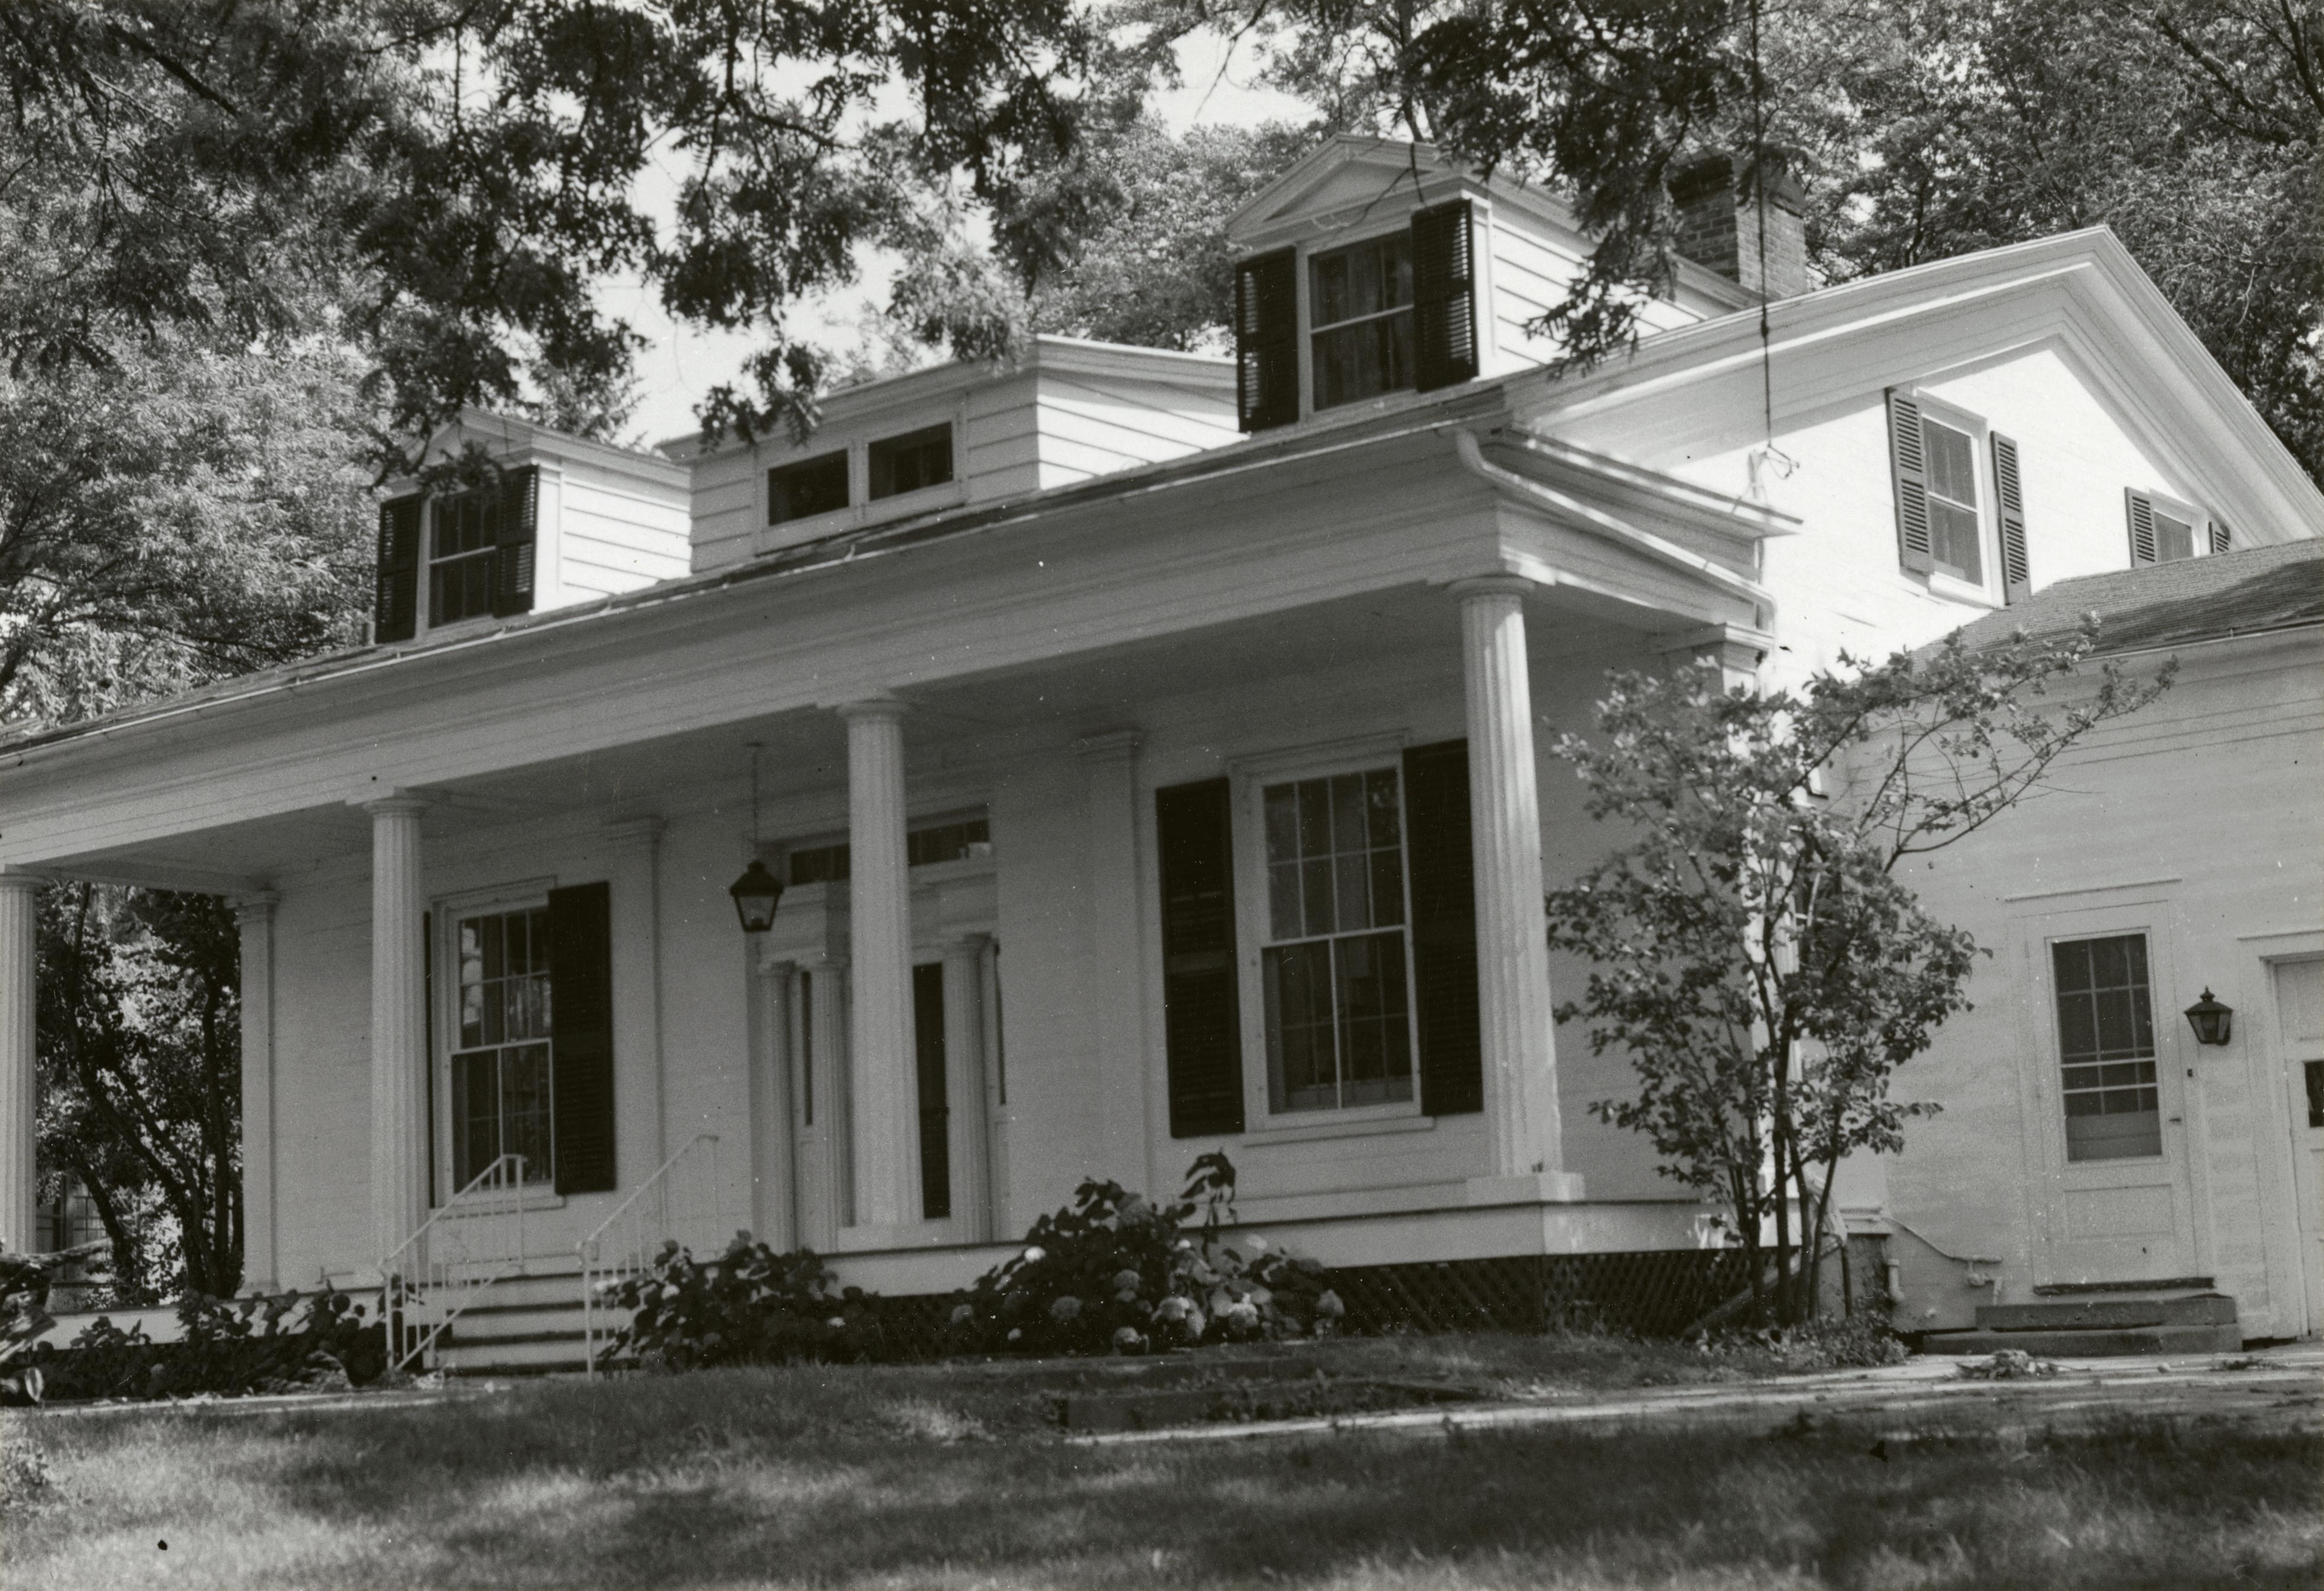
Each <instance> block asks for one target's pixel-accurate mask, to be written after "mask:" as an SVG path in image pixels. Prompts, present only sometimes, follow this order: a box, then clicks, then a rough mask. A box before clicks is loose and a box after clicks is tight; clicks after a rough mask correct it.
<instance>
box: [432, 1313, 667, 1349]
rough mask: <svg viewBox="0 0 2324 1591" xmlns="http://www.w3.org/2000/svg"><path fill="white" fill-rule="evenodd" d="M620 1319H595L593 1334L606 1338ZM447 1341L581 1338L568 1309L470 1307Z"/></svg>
mask: <svg viewBox="0 0 2324 1591" xmlns="http://www.w3.org/2000/svg"><path fill="white" fill-rule="evenodd" d="M622 1324H623V1322H622V1321H619V1320H615V1319H613V1318H609V1317H607V1316H604V1315H599V1316H598V1317H597V1318H596V1327H597V1335H598V1336H600V1337H609V1336H611V1335H612V1334H613V1332H615V1331H618V1330H619V1329H621V1327H622ZM445 1337H446V1338H447V1340H450V1341H458V1342H464V1343H483V1342H512V1341H517V1340H521V1339H523V1338H527V1337H571V1338H573V1339H574V1340H575V1341H576V1342H577V1341H579V1340H580V1337H581V1311H580V1309H578V1308H575V1309H489V1310H487V1309H470V1310H468V1311H467V1312H466V1314H464V1315H461V1316H460V1317H458V1318H457V1319H455V1320H454V1321H453V1322H452V1324H451V1326H450V1327H447V1330H446V1332H445Z"/></svg>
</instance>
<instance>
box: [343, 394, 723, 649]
mask: <svg viewBox="0 0 2324 1591" xmlns="http://www.w3.org/2000/svg"><path fill="white" fill-rule="evenodd" d="M472 452H481V453H482V455H483V457H484V459H485V460H487V461H488V462H489V467H488V468H487V469H485V470H484V471H482V472H478V473H476V474H475V476H474V478H466V477H464V478H462V479H459V480H457V481H455V482H448V483H447V482H442V481H440V480H439V478H438V477H439V476H442V475H443V474H444V473H445V472H444V471H442V470H441V469H440V467H441V466H444V465H447V464H450V463H454V462H455V461H457V460H459V459H461V458H464V457H466V456H467V455H469V454H470V453H472ZM688 507H689V504H688V498H687V468H686V467H685V466H684V465H682V464H678V463H674V462H673V461H671V460H670V459H669V458H663V457H661V456H660V455H659V454H654V453H643V452H640V451H638V450H636V449H631V448H620V447H615V446H613V445H612V444H610V443H605V442H593V441H589V440H587V439H584V438H581V437H576V436H568V435H567V434H566V433H564V432H562V431H555V430H549V428H548V427H546V426H541V425H535V424H532V423H531V422H530V421H524V420H519V419H516V418H514V417H513V416H510V415H504V414H492V413H487V412H484V411H483V410H478V409H472V410H466V411H464V412H462V413H461V415H460V417H459V418H458V419H457V420H456V421H452V422H451V423H450V424H448V425H446V426H444V427H443V428H441V429H440V430H438V431H437V432H436V434H435V435H434V436H433V437H431V438H429V442H428V446H427V448H426V449H424V451H423V452H422V454H421V458H420V469H419V471H418V472H416V473H415V474H413V475H411V476H406V477H404V478H402V479H401V480H396V481H391V482H389V483H388V486H387V487H386V489H385V492H384V495H383V501H382V502H381V504H380V505H379V563H378V569H377V585H376V588H375V592H374V603H373V613H372V635H373V639H374V640H375V641H377V642H380V643H393V642H401V641H411V640H417V639H421V638H424V637H428V636H439V635H443V634H447V633H457V632H459V631H463V630H467V629H477V630H483V629H489V628H490V627H491V626H492V625H493V624H494V623H495V622H496V621H499V620H503V619H509V618H513V617H515V616H517V615H521V614H529V613H539V612H545V611H547V610H549V609H551V608H560V607H571V606H576V605H577V604H580V603H585V602H591V601H595V599H597V598H599V597H612V596H615V595H617V594H619V593H621V592H624V591H634V590H636V589H638V588H639V587H641V586H650V585H652V584H653V583H654V582H655V581H657V580H667V579H670V578H675V577H677V576H678V575H682V574H684V573H686V572H687V514H688Z"/></svg>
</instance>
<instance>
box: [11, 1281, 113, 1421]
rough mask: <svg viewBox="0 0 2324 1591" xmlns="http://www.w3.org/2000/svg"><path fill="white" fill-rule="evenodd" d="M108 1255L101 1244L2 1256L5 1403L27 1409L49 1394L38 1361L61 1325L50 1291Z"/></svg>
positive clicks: (44, 1375)
mask: <svg viewBox="0 0 2324 1591" xmlns="http://www.w3.org/2000/svg"><path fill="white" fill-rule="evenodd" d="M104 1253H106V1245H105V1244H101V1243H90V1244H82V1245H81V1246H80V1247H78V1248H72V1249H67V1250H65V1251H64V1252H62V1253H53V1254H12V1253H5V1252H0V1405H5V1406H12V1407H22V1406H23V1405H24V1404H27V1403H37V1402H39V1401H41V1400H42V1397H43V1396H44V1395H45V1391H44V1387H45V1383H46V1380H47V1377H46V1374H44V1372H43V1371H42V1367H41V1366H40V1364H38V1363H36V1360H37V1358H38V1356H39V1350H40V1348H41V1346H42V1344H41V1340H40V1339H41V1337H42V1334H43V1333H45V1332H46V1331H48V1329H49V1328H50V1327H52V1326H54V1325H55V1324H56V1323H57V1322H56V1318H55V1317H54V1316H52V1315H51V1314H50V1313H49V1309H48V1303H49V1289H50V1287H51V1285H52V1284H53V1283H54V1282H55V1281H56V1278H57V1277H58V1276H59V1275H60V1274H61V1273H62V1272H64V1271H65V1270H66V1268H67V1267H69V1266H71V1265H74V1264H78V1263H81V1262H83V1261H95V1260H97V1259H98V1258H99V1256H101V1255H103V1254H104Z"/></svg>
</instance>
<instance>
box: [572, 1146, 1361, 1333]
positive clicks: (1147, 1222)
mask: <svg viewBox="0 0 2324 1591" xmlns="http://www.w3.org/2000/svg"><path fill="white" fill-rule="evenodd" d="M1234 1180H1235V1170H1234V1166H1233V1165H1232V1163H1231V1162H1230V1161H1228V1160H1227V1158H1226V1156H1224V1155H1222V1154H1215V1153H1214V1154H1206V1155H1203V1156H1202V1157H1201V1158H1200V1159H1199V1160H1197V1161H1195V1162H1194V1165H1193V1167H1192V1168H1190V1169H1189V1170H1188V1172H1187V1179H1186V1186H1185V1190H1184V1191H1183V1192H1182V1194H1181V1196H1180V1197H1179V1198H1178V1200H1177V1201H1176V1203H1173V1204H1168V1205H1160V1206H1157V1205H1155V1204H1153V1203H1152V1202H1150V1201H1149V1200H1148V1199H1147V1198H1144V1197H1143V1196H1142V1195H1139V1194H1135V1193H1130V1192H1127V1191H1125V1190H1124V1189H1122V1187H1121V1185H1120V1183H1117V1182H1100V1181H1094V1180H1093V1181H1086V1182H1084V1183H1083V1184H1082V1185H1081V1188H1080V1189H1079V1191H1078V1192H1076V1193H1075V1195H1074V1202H1073V1203H1072V1204H1070V1205H1068V1206H1066V1207H1065V1208H1063V1209H1061V1210H1057V1211H1056V1212H1054V1213H1053V1214H1049V1215H1045V1216H1042V1217H1041V1218H1040V1219H1039V1220H1037V1221H1036V1222H1034V1224H1033V1226H1032V1229H1031V1230H1030V1231H1029V1232H1028V1233H1027V1234H1026V1235H1025V1244H1026V1246H1025V1247H1024V1249H1023V1250H1022V1251H1021V1252H1019V1253H1017V1254H1016V1255H1014V1256H1013V1257H1011V1258H1010V1259H1009V1260H1008V1261H1006V1262H1004V1263H1001V1264H1000V1265H997V1266H995V1267H994V1268H993V1269H992V1270H991V1271H989V1272H986V1273H985V1274H984V1275H982V1276H981V1277H979V1278H977V1280H976V1283H975V1285H974V1286H973V1287H972V1288H970V1289H969V1290H967V1291H965V1292H964V1293H962V1294H960V1295H958V1297H957V1299H956V1300H955V1301H954V1304H953V1306H952V1309H951V1313H950V1318H949V1320H948V1321H947V1323H946V1327H945V1332H944V1334H943V1336H944V1340H945V1346H946V1347H948V1348H950V1349H951V1350H953V1351H954V1352H957V1353H1022V1354H1107V1353H1112V1354H1141V1353H1146V1352H1148V1351H1149V1350H1153V1349H1159V1348H1167V1347H1192V1346H1196V1345H1197V1344H1202V1343H1206V1342H1220V1341H1250V1340H1254V1339H1259V1338H1279V1337H1297V1336H1304V1335H1310V1334H1313V1335H1318V1336H1320V1335H1323V1334H1325V1333H1328V1332H1329V1331H1331V1330H1332V1329H1333V1327H1334V1326H1335V1325H1336V1324H1337V1323H1338V1321H1339V1319H1340V1318H1341V1317H1342V1315H1343V1314H1344V1313H1345V1312H1346V1311H1345V1310H1344V1309H1342V1305H1341V1302H1340V1300H1339V1296H1338V1295H1337V1294H1335V1293H1333V1292H1332V1291H1331V1290H1329V1289H1328V1288H1327V1287H1326V1286H1325V1285H1324V1276H1323V1267H1322V1266H1320V1265H1318V1264H1316V1263H1314V1262H1313V1261H1312V1260H1304V1259H1295V1258H1293V1257H1292V1256H1290V1255H1288V1254H1286V1253H1282V1252H1281V1251H1279V1250H1277V1249H1274V1248H1272V1247H1270V1246H1269V1245H1268V1243H1267V1241H1266V1240H1265V1239H1263V1238H1261V1237H1259V1236H1256V1235H1243V1236H1240V1237H1237V1238H1233V1239H1228V1238H1226V1237H1223V1236H1222V1229H1223V1228H1224V1226H1226V1225H1227V1224H1228V1223H1229V1222H1231V1220H1232V1217H1233V1204H1234ZM1197 1216H1199V1219H1197ZM605 1302H606V1303H607V1304H608V1305H610V1306H612V1307H613V1308H616V1309H628V1310H631V1311H632V1316H631V1320H630V1324H629V1325H628V1326H627V1327H624V1328H622V1331H620V1332H619V1333H617V1334H616V1336H615V1337H614V1340H613V1344H612V1346H609V1347H608V1348H607V1349H606V1350H605V1356H606V1357H607V1358H608V1359H613V1358H617V1357H622V1356H626V1355H634V1356H635V1357H636V1358H637V1359H638V1360H639V1361H640V1362H641V1363H643V1364H650V1365H652V1366H655V1367H658V1368H660V1369H666V1370H702V1369H708V1368H711V1367H714V1366H717V1365H729V1364H809V1363H857V1362H872V1363H889V1364H892V1363H896V1362H898V1361H899V1360H904V1359H910V1358H915V1357H918V1356H921V1355H923V1354H924V1353H925V1351H926V1341H927V1338H926V1335H925V1333H924V1332H921V1331H917V1330H915V1329H914V1324H913V1322H912V1321H911V1320H909V1319H908V1318H907V1317H906V1316H905V1315H904V1314H903V1313H902V1312H901V1311H902V1310H903V1309H908V1308H909V1307H910V1306H909V1305H908V1304H904V1303H899V1301H897V1300H885V1299H881V1298H880V1297H878V1296H877V1295H876V1294H872V1293H867V1292H865V1291H864V1290H862V1288H857V1287H842V1286H840V1285H839V1283H838V1279H837V1278H836V1277H835V1275H834V1274H833V1273H832V1272H831V1270H830V1268H829V1267H828V1266H826V1265H825V1263H823V1261H822V1259H821V1258H820V1257H819V1256H817V1255H816V1253H815V1252H814V1251H813V1250H812V1249H798V1250H795V1251H793V1252H791V1253H776V1252H775V1251H774V1250H772V1249H771V1248H770V1247H769V1246H768V1245H767V1244H763V1243H759V1242H756V1241H754V1240H753V1239H752V1236H751V1235H750V1234H749V1233H747V1232H738V1233H736V1234H735V1235H734V1240H733V1242H732V1243H730V1244H727V1246H726V1252H725V1253H723V1254H721V1255H719V1256H718V1257H717V1258H716V1259H714V1260H697V1259H696V1258H695V1257H694V1255H693V1254H692V1253H690V1252H689V1251H687V1249H686V1248H684V1247H683V1246H681V1245H680V1244H677V1243H675V1242H672V1243H667V1244H663V1245H662V1249H661V1252H660V1253H659V1254H657V1255H656V1256H655V1258H654V1260H653V1263H652V1264H651V1265H650V1267H649V1268H648V1269H647V1271H646V1272H644V1273H643V1274H642V1275H639V1276H633V1277H627V1278H624V1279H622V1280H621V1281H617V1282H615V1283H613V1285H612V1286H610V1287H609V1288H608V1289H607V1290H606V1292H605Z"/></svg>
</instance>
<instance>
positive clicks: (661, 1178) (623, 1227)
mask: <svg viewBox="0 0 2324 1591" xmlns="http://www.w3.org/2000/svg"><path fill="white" fill-rule="evenodd" d="M689 1192H691V1193H692V1194H694V1195H695V1198H692V1199H688V1198H687V1197H686V1195H687V1194H688V1193H689ZM717 1213H718V1134H717V1133H696V1134H695V1135H694V1136H693V1137H692V1138H691V1139H689V1140H687V1143H686V1146H685V1147H684V1148H682V1149H680V1150H679V1151H678V1152H677V1153H676V1154H674V1155H671V1156H670V1157H669V1159H668V1160H666V1161H662V1163H661V1168H660V1169H659V1170H657V1171H655V1172H654V1174H653V1175H652V1176H650V1177H649V1178H647V1179H645V1180H644V1181H643V1182H641V1183H640V1184H638V1189H637V1191H636V1192H634V1193H632V1194H631V1195H630V1197H629V1198H625V1199H623V1200H622V1202H621V1204H620V1206H619V1207H616V1208H615V1209H614V1211H613V1214H612V1215H610V1216H606V1217H605V1219H604V1221H603V1222H602V1223H600V1224H599V1226H598V1227H597V1229H596V1230H595V1232H592V1233H591V1234H589V1235H588V1236H586V1237H585V1238H583V1239H582V1240H581V1241H580V1242H579V1243H578V1244H575V1245H574V1247H575V1251H576V1253H578V1254H579V1255H580V1256H581V1338H582V1344H583V1348H584V1351H585V1352H586V1354H587V1355H588V1365H589V1368H588V1374H590V1375H592V1376H594V1375H595V1374H597V1338H598V1336H599V1334H600V1332H601V1331H604V1330H605V1329H606V1328H605V1327H603V1326H601V1325H600V1323H599V1321H598V1316H599V1315H600V1314H601V1313H603V1311H602V1310H601V1309H600V1307H599V1300H598V1295H599V1294H600V1293H602V1292H604V1291H605V1290H608V1289H610V1288H611V1287H613V1284H614V1283H616V1282H618V1281H622V1280H623V1279H624V1278H627V1277H632V1276H641V1275H643V1274H644V1273H645V1272H647V1271H648V1270H649V1269H650V1268H651V1267H652V1264H653V1262H654V1256H655V1255H656V1254H658V1253H660V1251H661V1246H662V1244H665V1243H667V1242H669V1241H670V1240H672V1239H674V1238H676V1237H677V1236H678V1232H677V1230H676V1226H675V1225H674V1223H675V1222H678V1221H681V1220H685V1219H687V1217H689V1216H710V1217H712V1218H713V1219H715V1216H717ZM710 1230H711V1231H712V1232H713V1233H715V1230H716V1229H715V1226H713V1227H712V1228H710Z"/></svg>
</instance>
